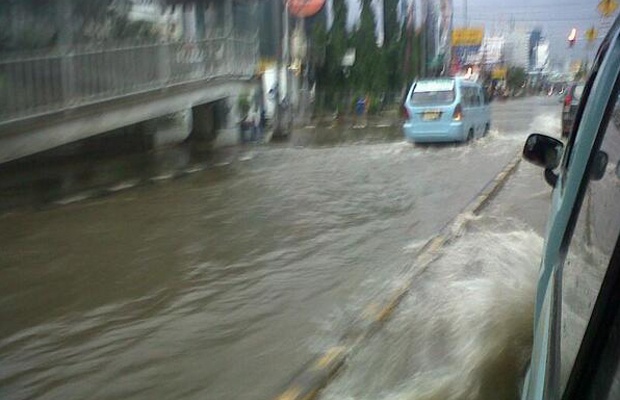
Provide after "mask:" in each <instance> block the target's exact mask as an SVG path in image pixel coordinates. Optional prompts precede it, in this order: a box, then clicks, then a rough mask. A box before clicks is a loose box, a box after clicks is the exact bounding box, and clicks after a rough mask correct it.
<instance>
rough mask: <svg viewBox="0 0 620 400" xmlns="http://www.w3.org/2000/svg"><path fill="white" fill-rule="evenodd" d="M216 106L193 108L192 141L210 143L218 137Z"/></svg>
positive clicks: (206, 105) (207, 105)
mask: <svg viewBox="0 0 620 400" xmlns="http://www.w3.org/2000/svg"><path fill="white" fill-rule="evenodd" d="M215 104H216V103H210V104H201V105H198V106H195V107H192V119H193V121H194V123H193V128H192V141H195V142H202V143H210V142H212V141H213V140H214V139H215V137H216V135H217V130H216V126H215Z"/></svg>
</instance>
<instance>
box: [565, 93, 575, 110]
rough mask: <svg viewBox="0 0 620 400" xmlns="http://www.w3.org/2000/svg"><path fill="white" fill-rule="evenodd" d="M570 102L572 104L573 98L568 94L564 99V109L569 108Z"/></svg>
mask: <svg viewBox="0 0 620 400" xmlns="http://www.w3.org/2000/svg"><path fill="white" fill-rule="evenodd" d="M572 102H573V96H571V95H570V94H567V95H566V97H565V98H564V107H569V106H570V105H571V103H572Z"/></svg>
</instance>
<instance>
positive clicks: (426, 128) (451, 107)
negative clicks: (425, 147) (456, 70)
mask: <svg viewBox="0 0 620 400" xmlns="http://www.w3.org/2000/svg"><path fill="white" fill-rule="evenodd" d="M403 108H404V111H405V113H406V121H405V123H404V125H403V132H404V134H405V138H406V139H407V140H408V141H410V142H465V141H469V140H472V139H474V138H477V137H481V136H484V135H486V134H487V133H488V131H489V128H490V127H491V112H490V109H489V102H488V101H487V97H486V96H485V94H484V90H483V89H482V86H480V84H478V83H476V82H474V81H470V80H467V79H463V78H436V79H426V80H420V81H416V82H414V83H413V84H412V85H411V88H410V89H409V92H408V93H407V97H406V98H405V101H404V104H403Z"/></svg>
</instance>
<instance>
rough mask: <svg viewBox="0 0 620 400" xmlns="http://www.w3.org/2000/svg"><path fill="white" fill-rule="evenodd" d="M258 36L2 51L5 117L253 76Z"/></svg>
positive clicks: (0, 95)
mask: <svg viewBox="0 0 620 400" xmlns="http://www.w3.org/2000/svg"><path fill="white" fill-rule="evenodd" d="M257 64H258V40H257V39H256V38H249V39H247V38H231V37H227V38H220V39H206V40H201V41H194V42H172V43H155V44H144V45H130V46H117V47H94V46H91V47H79V48H75V47H74V48H71V49H68V50H65V51H62V50H61V49H55V50H48V51H42V52H38V53H36V54H35V53H30V54H27V55H26V54H18V55H5V54H0V123H2V122H8V121H11V120H19V119H22V118H26V117H29V116H33V115H38V114H42V113H48V112H55V111H61V110H65V109H70V108H74V107H78V106H83V105H87V104H92V103H96V102H99V101H103V100H112V99H115V98H118V97H122V96H127V95H131V94H138V93H141V92H147V91H150V90H155V89H163V88H166V87H170V86H173V85H176V84H181V83H189V82H193V81H201V80H208V79H215V78H226V77H228V78H231V79H239V78H248V77H251V76H252V75H253V74H254V73H255V72H256V68H257Z"/></svg>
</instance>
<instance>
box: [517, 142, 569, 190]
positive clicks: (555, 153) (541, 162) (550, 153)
mask: <svg viewBox="0 0 620 400" xmlns="http://www.w3.org/2000/svg"><path fill="white" fill-rule="evenodd" d="M563 151H564V143H562V142H561V141H559V140H558V139H555V138H552V137H551V136H547V135H542V134H540V133H532V134H531V135H530V136H528V138H527V140H526V141H525V146H523V158H525V159H526V160H527V161H529V162H531V163H532V164H534V165H538V166H539V167H543V168H544V169H545V173H544V177H545V181H546V182H547V183H548V184H549V185H551V186H552V187H555V184H556V183H557V181H558V175H557V174H556V173H555V172H553V170H554V169H556V168H557V167H558V165H560V159H561V158H562V153H563Z"/></svg>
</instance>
